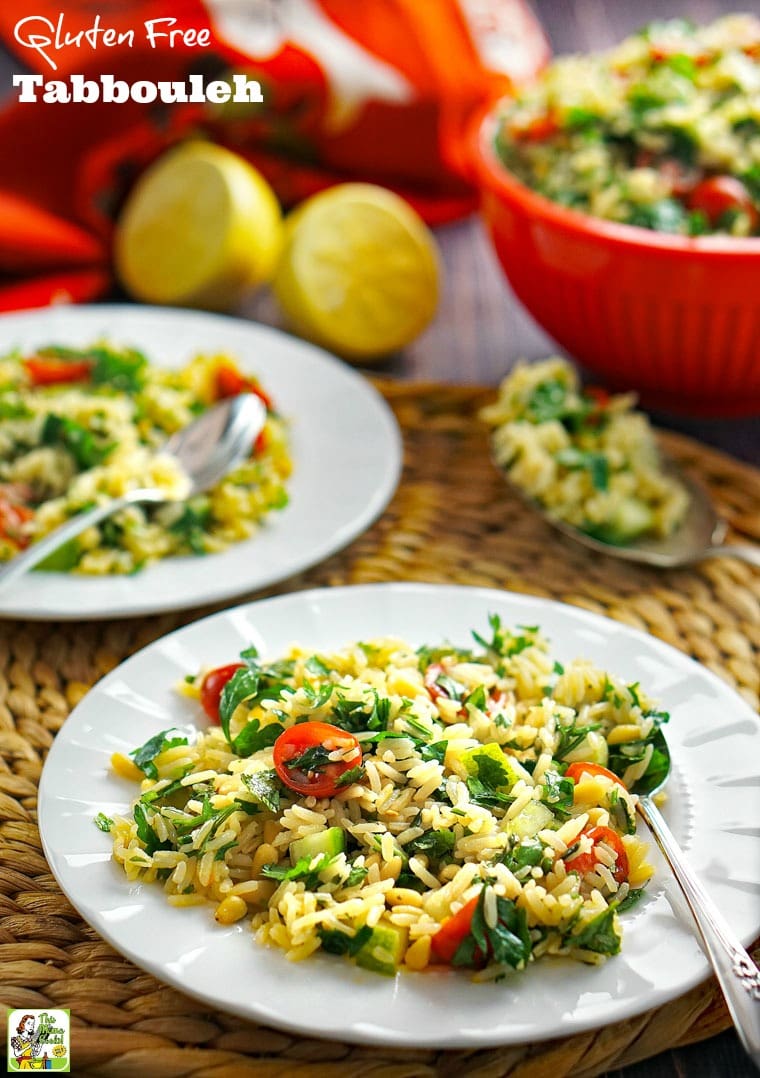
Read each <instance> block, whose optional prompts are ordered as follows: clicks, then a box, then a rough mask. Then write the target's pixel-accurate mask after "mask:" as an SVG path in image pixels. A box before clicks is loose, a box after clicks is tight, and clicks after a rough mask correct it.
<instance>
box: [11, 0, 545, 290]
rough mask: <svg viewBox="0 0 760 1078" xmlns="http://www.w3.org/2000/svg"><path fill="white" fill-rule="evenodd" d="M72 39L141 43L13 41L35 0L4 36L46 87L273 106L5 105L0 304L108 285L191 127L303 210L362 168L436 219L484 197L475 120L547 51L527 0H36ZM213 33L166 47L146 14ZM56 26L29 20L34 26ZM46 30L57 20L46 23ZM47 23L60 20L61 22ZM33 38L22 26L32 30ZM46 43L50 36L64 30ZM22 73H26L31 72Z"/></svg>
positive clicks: (23, 4) (16, 12) (21, 2)
mask: <svg viewBox="0 0 760 1078" xmlns="http://www.w3.org/2000/svg"><path fill="white" fill-rule="evenodd" d="M62 8H63V9H65V14H64V16H63V20H64V22H63V31H64V33H68V34H70V35H73V34H76V33H77V31H79V30H85V29H87V28H89V27H91V26H92V24H93V19H94V15H95V12H96V11H97V13H99V15H100V19H101V25H102V26H103V27H113V28H114V29H115V30H117V31H126V30H130V29H133V30H134V31H135V34H134V40H133V44H132V46H131V47H127V46H126V45H124V46H122V47H105V46H103V45H102V44H101V45H99V46H98V48H97V49H94V50H93V49H91V48H89V47H88V46H87V45H84V46H82V45H80V46H79V47H75V46H74V45H69V46H68V47H63V48H60V49H54V48H52V47H50V48H47V49H46V50H45V51H46V52H47V53H48V55H49V56H51V57H52V58H53V59H54V62H55V63H56V65H57V71H53V70H52V69H51V67H50V66H49V65H48V63H47V62H46V60H45V59H44V57H43V56H41V55H40V54H39V53H38V52H37V51H36V50H34V49H31V48H25V47H23V46H22V45H21V44H19V42H17V41H16V39H15V37H14V29H15V27H16V24H17V23H18V22H19V20H21V19H24V18H27V17H28V16H29V5H28V3H27V0H5V3H4V4H3V5H0V40H1V41H3V42H4V44H5V45H6V47H7V48H8V49H10V50H11V51H12V52H14V53H15V54H16V56H18V58H19V60H20V61H21V62H22V64H23V65H25V66H27V67H31V69H32V70H33V71H36V72H37V73H39V74H41V75H43V76H44V77H45V79H46V80H50V79H65V77H66V76H67V75H68V74H70V73H74V72H76V73H80V74H82V75H84V76H85V78H90V79H92V78H95V79H97V78H98V76H99V75H100V74H105V73H109V74H112V75H114V76H115V77H116V78H118V79H123V80H125V81H127V82H134V81H137V80H139V79H146V78H147V79H150V80H151V81H159V80H169V81H171V80H175V81H176V80H184V79H185V78H186V77H187V76H188V75H189V74H190V73H192V72H200V73H202V74H203V75H204V76H205V77H207V78H209V79H224V78H228V77H229V76H230V75H231V74H233V73H235V72H241V73H244V74H245V75H246V76H247V77H248V78H252V79H256V80H258V81H259V82H260V83H261V85H262V89H263V94H264V99H265V100H264V103H263V104H250V105H241V104H232V103H231V104H229V105H216V106H214V105H209V104H203V105H197V104H194V105H193V104H173V105H166V104H161V103H156V104H153V105H140V104H136V103H134V102H132V101H130V102H127V103H125V104H106V103H102V102H99V103H94V104H74V103H69V104H46V103H42V102H37V103H29V104H20V103H18V102H17V101H15V99H14V100H13V101H12V102H11V103H10V104H9V105H8V106H7V107H6V108H5V110H4V111H3V112H2V113H0V310H9V309H12V308H19V307H30V306H39V305H43V304H46V303H51V302H56V301H60V300H66V299H68V300H72V301H87V300H90V299H93V298H96V297H98V296H101V295H104V294H105V293H107V292H108V290H109V289H110V288H111V287H112V284H113V282H112V277H111V269H110V236H111V231H112V228H113V221H114V218H115V216H116V214H117V213H118V210H119V207H120V206H121V204H122V202H123V200H124V198H125V196H126V194H127V192H128V190H129V188H130V186H131V184H132V183H133V182H134V180H135V178H136V177H137V176H138V175H139V173H140V171H141V170H142V169H143V168H145V167H146V165H148V164H149V163H150V162H151V161H152V160H153V159H154V158H155V157H156V156H158V155H159V154H160V153H161V152H162V151H163V150H164V149H166V148H167V147H168V146H170V145H171V144H173V143H175V142H177V141H178V140H181V139H183V138H186V137H188V136H190V135H194V136H198V135H201V136H205V137H208V138H211V139H213V140H215V141H217V142H220V143H221V144H223V145H225V146H227V147H229V148H230V149H233V150H235V151H236V152H237V153H240V154H241V155H242V156H244V157H245V158H247V159H248V160H249V161H250V162H251V163H252V164H253V165H255V166H256V167H257V168H259V169H260V170H261V171H262V172H263V173H264V175H265V176H266V177H267V178H268V179H269V181H270V182H271V183H272V184H273V186H274V188H275V190H276V191H277V194H278V196H279V197H280V199H281V201H282V202H283V204H284V205H286V206H289V205H292V204H293V203H295V202H298V201H299V200H300V199H302V198H304V197H306V196H307V195H309V194H312V193H313V192H315V191H317V190H320V189H321V188H323V187H326V186H328V185H329V184H332V183H336V182H340V181H343V180H348V179H361V180H367V181H370V182H375V183H381V184H384V185H386V186H388V187H390V188H392V189H394V190H396V191H398V192H399V193H400V194H402V195H403V196H404V197H406V198H408V199H409V201H410V202H411V203H412V204H413V205H414V206H415V207H416V208H417V209H418V210H419V212H420V213H421V214H422V215H423V217H425V218H426V219H427V220H428V221H429V222H430V223H433V224H435V223H439V222H442V221H445V220H450V219H452V218H455V217H457V216H460V215H462V214H464V213H466V212H469V211H470V210H471V209H472V208H473V207H474V194H473V192H472V190H471V189H470V187H469V186H468V184H467V181H466V179H465V178H464V177H463V175H462V174H461V172H460V170H459V168H458V165H457V160H456V158H457V150H458V148H459V145H460V142H458V140H460V137H461V132H462V130H463V125H465V124H466V122H467V120H468V118H469V117H470V116H471V114H472V112H473V111H474V109H476V108H477V107H478V106H480V105H481V104H482V103H483V102H485V101H488V100H490V99H495V98H496V97H498V96H500V95H502V94H504V93H505V92H508V91H509V89H510V87H511V86H512V85H513V83H514V82H517V81H522V80H524V79H526V78H528V77H530V76H531V75H532V74H533V73H535V71H536V70H537V69H538V68H539V67H540V66H541V65H542V64H543V63H544V62H545V61H546V59H547V57H548V46H547V43H546V39H545V38H544V36H543V33H542V31H541V30H540V28H539V26H538V24H537V22H536V20H535V18H534V17H533V15H532V14H531V13H530V11H529V9H528V8H527V6H526V4H525V2H524V0H432V2H431V0H425V2H420V0H371V2H361V0H289V2H288V3H287V4H285V3H283V4H279V3H277V2H272V0H257V2H253V0H246V2H245V3H242V2H240V3H235V2H234V0H175V2H174V3H172V4H168V5H167V4H166V3H157V2H156V0H136V2H133V3H124V2H123V0H100V2H99V3H98V4H97V5H93V4H92V3H91V0H67V3H66V4H65V5H63V4H61V3H60V0H38V2H37V3H35V5H34V15H35V16H36V17H37V19H47V20H49V22H50V23H51V24H52V25H53V26H55V25H56V24H57V22H58V19H59V17H61V16H60V12H61V9H62ZM167 15H170V16H172V17H174V18H176V19H177V23H176V27H175V28H179V27H181V26H186V27H194V28H196V29H198V30H200V29H204V28H208V29H209V30H210V31H211V45H210V47H207V48H197V47H186V46H184V45H183V44H182V43H181V42H179V41H175V47H173V48H168V47H161V48H152V47H151V45H150V43H149V41H148V38H147V35H146V33H145V30H144V24H145V21H146V20H149V19H158V18H165V17H167ZM42 25H43V24H41V23H39V22H36V23H35V24H34V25H30V24H26V32H27V34H28V33H30V32H35V31H36V32H39V31H40V27H41V26H42ZM43 28H44V27H43ZM47 32H48V33H50V31H49V30H48V31H47ZM22 36H23V34H22ZM50 36H53V34H52V33H50ZM19 70H23V68H21V67H20V68H19Z"/></svg>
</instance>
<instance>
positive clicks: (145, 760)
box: [129, 727, 187, 779]
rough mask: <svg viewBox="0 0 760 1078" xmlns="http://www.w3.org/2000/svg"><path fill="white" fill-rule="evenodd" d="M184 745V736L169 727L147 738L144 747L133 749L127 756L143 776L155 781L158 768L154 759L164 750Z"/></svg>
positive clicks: (185, 740) (185, 741) (185, 742)
mask: <svg viewBox="0 0 760 1078" xmlns="http://www.w3.org/2000/svg"><path fill="white" fill-rule="evenodd" d="M174 735H176V736H174ZM186 744H187V738H186V737H185V735H184V734H182V733H180V731H179V730H175V729H174V727H169V729H168V730H162V731H161V732H160V733H158V734H154V735H153V737H150V738H148V740H147V741H146V742H145V744H144V745H140V747H139V748H137V749H133V750H132V752H130V754H129V755H130V756H131V757H132V759H133V760H134V762H135V764H136V765H137V767H139V768H140V770H141V771H142V772H143V774H145V775H147V776H148V778H149V779H157V778H158V768H157V767H156V765H155V763H154V760H155V759H156V757H157V756H160V755H161V753H162V752H165V751H166V749H173V748H174V747H175V745H186Z"/></svg>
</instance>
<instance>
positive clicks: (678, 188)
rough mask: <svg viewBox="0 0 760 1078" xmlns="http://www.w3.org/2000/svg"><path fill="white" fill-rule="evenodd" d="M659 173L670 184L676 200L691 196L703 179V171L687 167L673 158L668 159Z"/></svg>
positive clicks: (662, 164)
mask: <svg viewBox="0 0 760 1078" xmlns="http://www.w3.org/2000/svg"><path fill="white" fill-rule="evenodd" d="M657 171H658V172H659V173H660V175H661V176H662V178H663V179H664V180H666V181H667V183H669V184H670V189H671V191H672V192H673V194H674V195H675V196H676V198H684V197H685V196H686V195H688V194H690V193H691V192H692V191H693V190H694V188H695V187H696V186H697V184H698V183H699V182H700V180H701V179H702V170H701V169H699V168H695V167H694V166H692V165H685V164H684V163H683V162H682V161H676V160H675V159H674V158H672V157H668V158H666V159H665V160H664V161H663V162H662V163H661V164H660V165H659V167H658V169H657Z"/></svg>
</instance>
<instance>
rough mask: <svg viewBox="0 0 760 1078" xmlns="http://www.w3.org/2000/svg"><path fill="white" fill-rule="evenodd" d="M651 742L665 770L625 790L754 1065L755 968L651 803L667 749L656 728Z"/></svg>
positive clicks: (663, 776)
mask: <svg viewBox="0 0 760 1078" xmlns="http://www.w3.org/2000/svg"><path fill="white" fill-rule="evenodd" d="M654 748H655V749H656V750H659V752H660V753H662V755H663V757H664V758H665V759H666V760H667V770H664V768H658V771H657V775H656V777H655V778H654V779H650V780H647V779H646V777H644V778H642V779H639V781H638V782H636V783H634V784H633V787H632V791H631V792H632V793H635V794H637V795H638V798H639V801H638V805H637V808H638V811H639V813H640V815H641V817H642V818H643V820H644V822H645V823H646V825H647V826H648V828H649V830H650V831H651V832H652V834H653V835H654V837H655V840H656V842H657V845H658V846H659V847H660V849H661V850H662V852H663V855H664V856H665V859H666V861H667V862H668V864H669V865H670V867H671V869H672V871H673V875H674V876H675V879H676V882H677V883H678V886H679V887H680V888H681V891H682V892H683V896H684V898H685V899H686V902H687V905H688V907H689V910H690V911H691V915H692V917H693V918H694V920H695V922H696V925H697V929H698V930H699V935H700V936H701V938H702V943H703V945H704V950H705V952H706V953H707V957H708V958H709V960H710V962H711V964H712V967H713V970H714V972H715V976H716V977H717V978H718V983H719V984H720V987H721V989H722V991H723V996H724V998H725V1000H726V1004H727V1006H728V1010H729V1013H730V1014H731V1017H732V1019H733V1021H734V1025H735V1027H736V1032H737V1033H738V1034H739V1039H740V1040H741V1042H742V1044H743V1045H744V1048H745V1050H746V1052H747V1054H748V1055H749V1057H750V1059H751V1060H752V1062H753V1063H754V1064H755V1066H756V1067H757V1068H758V1069H760V971H759V970H758V969H757V967H756V966H755V963H754V962H753V961H752V959H751V958H750V956H749V954H748V953H747V951H746V950H745V948H744V947H743V946H742V944H741V941H740V940H739V939H738V938H737V937H736V935H735V934H734V932H733V930H732V929H731V927H730V926H729V925H728V924H727V922H726V920H725V918H724V916H723V914H722V913H721V912H720V910H719V909H718V907H717V906H716V905H715V903H714V902H713V900H712V899H711V898H710V896H709V895H708V894H707V892H706V891H705V890H704V888H703V887H702V884H701V883H700V882H699V880H698V879H697V877H696V876H695V875H694V872H693V871H692V869H691V868H690V866H689V864H688V862H687V860H686V858H685V857H684V855H683V851H682V850H681V847H680V846H679V845H678V843H677V842H676V839H675V837H674V835H673V832H672V831H671V830H670V828H669V827H668V825H667V824H666V823H665V820H664V818H663V816H662V813H661V812H660V810H659V809H658V808H657V805H656V804H655V803H654V800H653V797H654V795H655V794H656V793H657V792H658V791H659V790H661V789H662V787H663V786H664V785H665V783H666V782H667V780H668V776H669V775H670V752H669V750H668V745H667V742H666V740H665V736H664V734H663V733H662V730H658V731H657V733H656V734H655V738H654Z"/></svg>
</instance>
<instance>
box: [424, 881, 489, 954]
mask: <svg viewBox="0 0 760 1078" xmlns="http://www.w3.org/2000/svg"><path fill="white" fill-rule="evenodd" d="M479 901H480V895H476V896H475V898H471V899H470V901H469V902H466V903H465V905H464V906H462V908H461V910H458V911H457V912H456V913H455V914H454V916H453V917H449V919H448V920H447V921H444V922H443V924H442V925H441V927H440V928H439V929H438V931H437V932H436V934H435V935H434V936H433V938H432V940H431V942H430V949H431V950H432V952H433V954H434V955H435V957H436V958H437V959H438V961H439V962H445V963H446V965H447V966H450V965H451V962H452V960H453V958H454V955H455V954H456V953H457V951H458V950H459V945H460V944H461V942H462V940H463V939H465V938H466V937H467V936H468V935H469V934H470V928H471V926H472V917H473V914H474V913H475V909H476V907H477V905H478V902H479ZM481 958H482V960H483V964H484V965H485V958H484V956H481Z"/></svg>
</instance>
